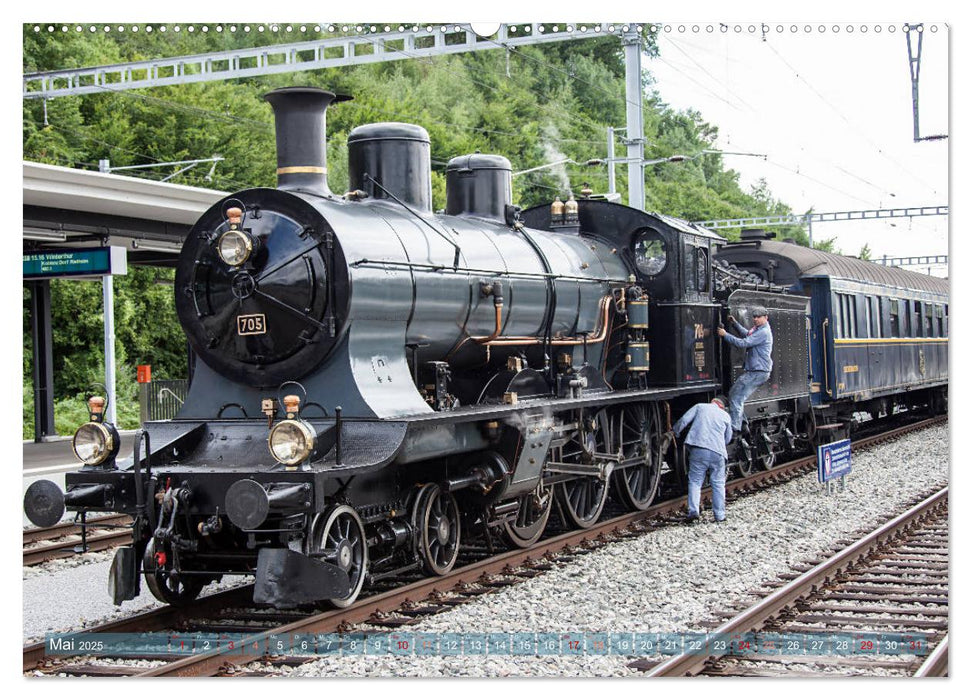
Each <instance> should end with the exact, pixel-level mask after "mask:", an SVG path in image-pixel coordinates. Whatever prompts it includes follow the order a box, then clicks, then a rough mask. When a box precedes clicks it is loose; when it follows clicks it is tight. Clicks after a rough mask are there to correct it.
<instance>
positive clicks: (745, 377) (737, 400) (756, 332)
mask: <svg viewBox="0 0 971 700" xmlns="http://www.w3.org/2000/svg"><path fill="white" fill-rule="evenodd" d="M752 319H753V321H754V322H755V325H754V326H752V328H751V329H748V328H746V327H745V326H743V325H742V324H741V323H739V322H738V321H736V320H735V317H734V316H729V317H728V322H729V323H731V324H733V325H734V327H735V330H736V331H738V333H740V334H741V336H742V337H741V338H739V337H737V336H734V335H732V334H731V333H728V332H727V331H725V329H724V328H719V329H718V335H720V336H721V337H722V339H723V340H724V341H725V342H726V343H728V344H729V345H734V346H735V347H737V348H745V364H744V365H742V373H741V374H740V375H738V379H736V380H735V383H734V384H733V385H732V388H731V390H730V391H729V392H728V410H729V413H731V415H732V430H734V431H735V432H736V433H737V432H739V431H741V429H742V419H743V418H744V417H745V412H744V408H745V401H746V399H748V397H749V396H751V395H752V394H754V393H755V390H756V389H758V388H759V387H760V386H762V385H763V384H765V383H766V382H767V381H768V380H769V374H770V373H771V372H772V328H771V327H770V326H769V312H768V311H767V310H766V308H765V307H764V306H756V307H754V308H753V309H752Z"/></svg>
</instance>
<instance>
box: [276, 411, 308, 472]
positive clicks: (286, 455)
mask: <svg viewBox="0 0 971 700" xmlns="http://www.w3.org/2000/svg"><path fill="white" fill-rule="evenodd" d="M316 442H317V435H316V433H315V432H314V429H313V428H311V427H310V426H309V425H308V424H307V423H305V422H303V421H302V420H300V419H296V420H284V421H280V422H279V423H277V424H276V425H275V426H273V430H271V431H270V438H269V443H270V454H272V455H273V459H275V460H276V461H278V462H280V463H281V464H286V465H287V466H292V465H294V464H300V462H302V461H304V460H305V459H307V457H309V456H310V453H311V452H313V449H314V444H315V443H316Z"/></svg>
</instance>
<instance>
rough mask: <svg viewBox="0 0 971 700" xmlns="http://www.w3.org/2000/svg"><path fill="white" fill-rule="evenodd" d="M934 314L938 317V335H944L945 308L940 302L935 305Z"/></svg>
mask: <svg viewBox="0 0 971 700" xmlns="http://www.w3.org/2000/svg"><path fill="white" fill-rule="evenodd" d="M934 315H935V316H936V317H937V337H938V338H943V337H944V308H943V307H942V306H941V305H940V304H935V305H934Z"/></svg>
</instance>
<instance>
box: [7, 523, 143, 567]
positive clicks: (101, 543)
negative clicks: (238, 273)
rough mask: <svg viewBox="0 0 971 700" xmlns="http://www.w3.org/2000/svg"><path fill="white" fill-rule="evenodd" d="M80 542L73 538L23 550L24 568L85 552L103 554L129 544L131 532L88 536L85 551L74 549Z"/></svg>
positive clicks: (78, 539)
mask: <svg viewBox="0 0 971 700" xmlns="http://www.w3.org/2000/svg"><path fill="white" fill-rule="evenodd" d="M81 542H82V540H81V539H80V538H74V539H70V540H67V541H66V542H53V543H51V544H45V545H42V546H40V547H31V548H29V549H24V564H23V565H24V566H34V565H36V564H43V563H44V562H45V561H52V560H54V559H66V558H67V557H73V556H75V555H78V554H84V553H86V552H103V551H105V550H108V549H114V548H115V547H120V546H122V545H125V544H131V531H130V530H129V531H125V532H106V533H103V534H99V535H88V536H87V537H86V538H85V540H84V543H85V544H86V546H87V549H86V550H84V551H81V550H78V549H75V547H80V546H81Z"/></svg>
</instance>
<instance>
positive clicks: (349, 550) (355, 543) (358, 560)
mask: <svg viewBox="0 0 971 700" xmlns="http://www.w3.org/2000/svg"><path fill="white" fill-rule="evenodd" d="M307 547H308V552H307V553H308V554H311V553H313V554H314V555H316V556H318V558H319V559H320V560H321V561H324V562H327V563H328V564H333V565H334V566H337V567H339V568H341V569H343V570H344V571H345V572H347V578H348V580H349V581H350V584H351V587H350V593H348V595H347V596H345V597H343V598H328V599H326V602H328V603H330V604H331V605H333V606H334V607H335V608H346V607H349V606H350V605H351V604H353V603H354V601H355V600H357V596H358V595H359V594H360V593H361V588H363V587H364V580H365V578H366V577H367V568H368V549H367V536H366V535H365V534H364V523H363V522H361V517H360V516H359V515H358V514H357V511H355V510H354V509H353V508H351V507H350V506H348V505H339V506H335V507H333V508H331V509H330V510H327V511H325V512H323V513H319V514H318V515H317V517H315V518H314V521H313V524H312V525H311V527H310V537H309V538H308V540H307Z"/></svg>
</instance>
